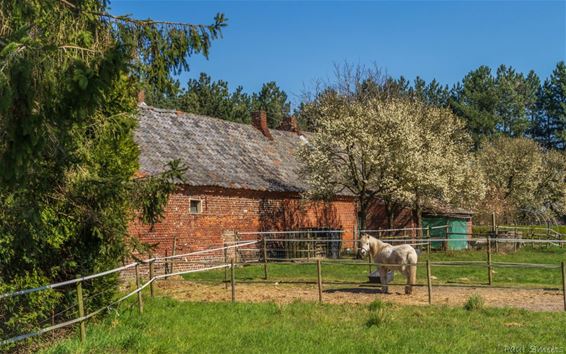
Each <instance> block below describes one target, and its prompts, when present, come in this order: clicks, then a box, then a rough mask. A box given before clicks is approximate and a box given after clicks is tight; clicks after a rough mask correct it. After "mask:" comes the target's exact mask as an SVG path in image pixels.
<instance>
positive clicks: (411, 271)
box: [404, 265, 417, 295]
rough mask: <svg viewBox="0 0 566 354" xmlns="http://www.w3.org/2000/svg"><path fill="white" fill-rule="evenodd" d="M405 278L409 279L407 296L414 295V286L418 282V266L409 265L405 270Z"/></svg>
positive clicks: (406, 290) (406, 287) (406, 289)
mask: <svg viewBox="0 0 566 354" xmlns="http://www.w3.org/2000/svg"><path fill="white" fill-rule="evenodd" d="M404 273H405V277H407V285H406V286H405V294H407V295H411V294H412V293H413V285H415V283H416V280H417V266H416V265H409V266H407V267H406V268H405V272H404Z"/></svg>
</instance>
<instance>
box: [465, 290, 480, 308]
mask: <svg viewBox="0 0 566 354" xmlns="http://www.w3.org/2000/svg"><path fill="white" fill-rule="evenodd" d="M484 306H485V301H484V299H483V297H481V295H479V294H473V295H471V296H470V297H469V298H468V300H467V301H466V303H465V304H464V310H466V311H478V310H482V309H483V308H484Z"/></svg>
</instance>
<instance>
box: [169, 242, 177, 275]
mask: <svg viewBox="0 0 566 354" xmlns="http://www.w3.org/2000/svg"><path fill="white" fill-rule="evenodd" d="M171 255H172V256H173V257H175V256H176V255H177V236H175V238H174V239H173V252H171ZM174 265H175V258H171V261H170V263H169V273H173V266H174Z"/></svg>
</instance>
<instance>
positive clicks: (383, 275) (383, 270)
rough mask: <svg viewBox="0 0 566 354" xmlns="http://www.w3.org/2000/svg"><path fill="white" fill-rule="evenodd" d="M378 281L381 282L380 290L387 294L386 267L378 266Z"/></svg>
mask: <svg viewBox="0 0 566 354" xmlns="http://www.w3.org/2000/svg"><path fill="white" fill-rule="evenodd" d="M379 282H380V283H381V289H382V290H381V291H382V292H384V293H386V294H388V293H389V291H388V289H387V268H385V267H379Z"/></svg>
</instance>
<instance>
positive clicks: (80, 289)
mask: <svg viewBox="0 0 566 354" xmlns="http://www.w3.org/2000/svg"><path fill="white" fill-rule="evenodd" d="M80 277H81V276H80V275H79V276H77V278H80ZM77 304H78V306H79V317H81V318H82V317H84V316H85V308H84V303H83V282H82V280H80V281H78V282H77ZM80 331H81V342H84V341H85V340H86V325H85V322H84V320H81V322H80Z"/></svg>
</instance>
